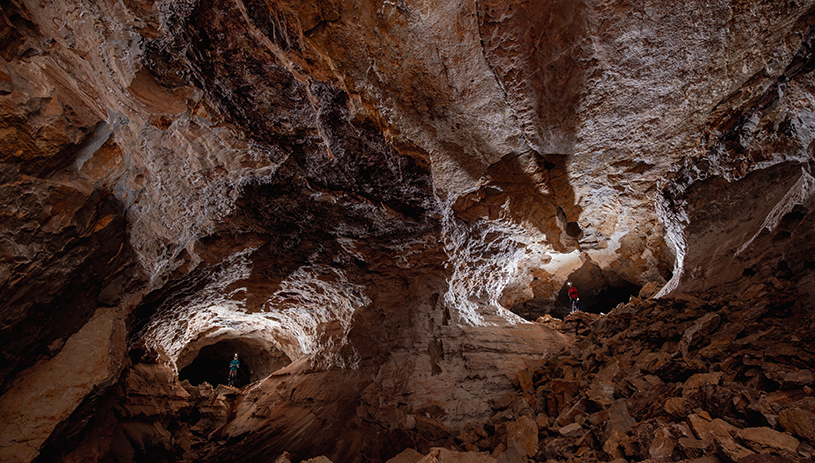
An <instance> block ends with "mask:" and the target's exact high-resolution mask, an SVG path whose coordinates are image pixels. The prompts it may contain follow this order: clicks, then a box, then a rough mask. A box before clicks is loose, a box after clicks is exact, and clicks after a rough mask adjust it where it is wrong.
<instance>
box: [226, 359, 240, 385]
mask: <svg viewBox="0 0 815 463" xmlns="http://www.w3.org/2000/svg"><path fill="white" fill-rule="evenodd" d="M240 367H241V362H240V360H238V354H235V358H234V359H232V361H231V362H229V382H228V384H229V385H230V386H234V385H235V381H237V379H238V368H240Z"/></svg>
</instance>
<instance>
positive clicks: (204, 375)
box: [178, 338, 291, 387]
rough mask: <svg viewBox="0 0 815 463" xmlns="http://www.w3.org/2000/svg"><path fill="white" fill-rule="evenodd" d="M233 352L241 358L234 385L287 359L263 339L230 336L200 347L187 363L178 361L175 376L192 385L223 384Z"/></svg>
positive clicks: (256, 377)
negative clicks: (205, 383)
mask: <svg viewBox="0 0 815 463" xmlns="http://www.w3.org/2000/svg"><path fill="white" fill-rule="evenodd" d="M235 354H238V359H239V360H240V362H241V365H240V368H239V369H238V380H237V383H236V384H235V385H236V386H237V387H243V386H246V385H247V384H249V383H252V382H255V381H258V380H261V379H263V378H266V377H267V376H269V375H270V374H271V373H273V372H275V371H277V370H279V369H281V368H283V367H284V366H286V365H288V364H289V363H291V359H289V358H288V356H286V354H284V353H283V352H282V351H281V350H279V349H277V348H275V347H269V346H268V343H266V342H264V341H261V340H256V339H252V338H232V339H225V340H221V341H218V342H216V343H214V344H210V345H207V346H204V347H202V348H201V349H200V350H199V351H198V353H197V354H196V355H195V358H194V359H193V360H192V361H191V362H190V363H189V364H187V365H183V366H182V365H179V367H180V368H179V372H178V379H179V380H180V381H184V380H187V381H189V382H190V384H192V385H196V386H197V385H199V384H201V383H203V382H205V381H206V382H207V383H209V384H211V385H213V386H217V385H218V384H227V380H228V375H229V362H231V361H232V358H233V356H234V355H235ZM188 356H189V355H188Z"/></svg>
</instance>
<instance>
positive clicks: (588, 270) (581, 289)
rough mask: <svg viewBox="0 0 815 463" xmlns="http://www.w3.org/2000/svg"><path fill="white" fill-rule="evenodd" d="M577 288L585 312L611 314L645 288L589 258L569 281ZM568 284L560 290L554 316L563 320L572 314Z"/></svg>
mask: <svg viewBox="0 0 815 463" xmlns="http://www.w3.org/2000/svg"><path fill="white" fill-rule="evenodd" d="M568 281H570V282H571V283H572V284H573V285H574V286H575V288H577V292H578V295H579V296H580V301H579V304H578V307H579V309H580V310H582V311H583V312H590V313H609V312H610V311H611V309H613V308H614V307H616V306H617V305H618V304H619V303H620V302H628V300H629V299H630V298H631V296H636V295H637V294H639V292H640V290H641V289H642V286H640V285H637V284H634V283H632V282H630V281H628V280H625V279H622V278H620V277H619V276H617V275H615V274H609V273H608V272H603V270H602V269H601V268H600V267H599V266H598V265H597V264H595V263H594V262H593V261H591V260H590V259H589V260H587V261H586V262H585V263H584V264H583V266H582V267H580V268H579V269H577V270H575V271H574V272H573V273H572V274H571V275H569V280H568ZM568 291H569V285H568V284H564V285H563V287H562V288H560V291H558V295H557V300H556V303H555V308H554V309H552V316H553V317H558V318H562V317H563V316H566V315H568V314H569V312H570V310H571V302H570V301H569V295H568Z"/></svg>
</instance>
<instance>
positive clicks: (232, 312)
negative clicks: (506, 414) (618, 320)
mask: <svg viewBox="0 0 815 463" xmlns="http://www.w3.org/2000/svg"><path fill="white" fill-rule="evenodd" d="M0 8H2V15H0V192H1V193H0V356H2V362H0V394H1V395H0V410H2V411H3V412H2V416H3V418H5V420H4V421H5V422H7V423H9V424H8V425H6V426H4V427H3V428H2V429H0V460H3V461H10V462H30V461H37V462H49V461H59V462H63V461H66V462H67V461H213V462H214V461H256V460H257V459H268V460H273V459H275V458H277V456H278V455H280V454H282V452H284V451H288V452H290V454H289V455H290V456H291V457H292V458H293V459H296V460H297V459H308V458H312V457H317V456H318V455H327V456H329V457H330V458H331V459H332V460H333V461H337V462H339V461H363V460H365V459H368V460H383V461H384V460H387V459H388V458H391V457H393V456H395V455H397V454H400V452H402V451H404V450H405V449H407V448H415V447H417V445H419V444H418V443H417V442H416V441H415V438H416V437H415V436H416V435H417V434H416V432H419V434H420V435H421V436H423V437H422V439H423V440H422V442H421V446H422V448H421V450H422V451H423V453H427V452H429V451H430V450H429V449H430V448H431V447H444V448H448V449H454V448H455V447H456V446H460V445H461V440H460V439H459V440H456V439H455V438H454V437H453V436H457V435H459V433H460V432H464V430H465V429H470V428H471V427H472V426H475V425H477V424H480V423H483V422H485V420H487V419H489V418H490V417H491V416H493V414H494V410H496V409H497V410H500V409H501V407H496V401H499V402H500V401H501V400H502V397H505V394H506V392H507V391H509V390H510V389H511V388H512V382H513V380H515V379H517V378H518V371H521V370H524V369H527V368H533V367H535V366H536V365H538V362H540V360H541V359H542V358H544V357H546V356H548V355H551V354H554V353H556V352H559V351H561V350H562V349H564V348H569V346H572V345H573V342H574V335H573V333H571V332H570V331H569V330H568V329H566V328H563V327H562V324H560V323H559V322H557V321H556V320H555V319H552V318H551V316H554V317H558V318H562V317H564V316H565V315H566V314H567V312H568V308H567V299H568V298H567V295H566V282H567V281H572V282H573V283H574V284H575V285H576V286H577V287H578V289H579V290H580V296H581V308H582V309H583V310H586V311H589V312H594V313H600V312H609V311H612V310H614V308H615V307H616V306H618V304H619V303H621V302H627V301H628V300H629V297H630V296H632V295H638V294H641V295H643V296H645V297H648V296H652V295H654V294H655V293H656V297H665V296H675V295H676V294H682V293H699V294H704V295H705V296H706V297H708V298H712V297H724V298H726V297H728V295H734V294H742V293H743V292H744V291H745V290H748V291H749V289H748V288H751V287H754V285H755V283H756V282H766V281H769V279H771V278H780V279H783V280H784V281H789V282H791V284H792V285H793V286H794V289H791V290H790V291H791V292H792V293H794V294H795V295H796V296H795V297H796V298H798V299H796V300H797V302H796V304H797V305H796V307H803V308H804V309H805V310H809V311H810V312H811V310H812V306H813V305H812V296H813V294H814V293H815V259H813V255H815V249H813V245H812V243H813V242H815V236H813V233H815V232H813V230H815V213H814V212H813V209H815V179H813V175H815V171H814V169H815V154H814V153H815V148H813V146H815V145H813V136H815V130H813V129H815V91H813V88H815V76H813V72H812V71H813V69H815V2H813V1H798V0H796V1H792V0H767V1H760V0H731V1H724V0H716V1H710V0H706V1H690V2H685V3H684V4H682V5H681V6H679V5H665V4H664V3H660V2H651V1H646V2H640V3H639V4H631V3H629V2H623V1H613V0H608V1H601V0H584V1H579V2H578V1H571V0H563V1H543V0H534V1H520V0H506V1H498V0H471V1H469V0H439V1H434V2H421V1H412V0H396V1H384V2H378V1H377V2H375V1H369V0H349V1H343V2H340V1H336V0H318V1H312V2H295V1H288V0H184V1H170V0H160V1H151V0H82V1H73V0H54V1H49V2H42V1H34V0H31V1H29V0H10V1H8V2H4V3H3V5H2V6H0ZM659 288H661V290H660V289H659ZM657 291H659V292H658V293H657ZM735 310H736V311H738V310H747V311H749V310H750V308H749V307H739V308H737V309H735ZM544 315H545V316H548V317H549V318H547V320H549V321H548V322H546V323H541V324H536V323H531V322H530V321H531V320H535V319H537V318H538V317H540V316H544ZM702 319H704V318H702ZM561 329H563V330H564V331H561ZM572 349H574V348H573V347H572ZM233 353H238V354H239V355H240V357H241V359H242V361H243V362H244V363H243V370H241V375H242V376H241V377H240V381H241V382H240V384H239V385H240V386H241V387H242V388H241V389H235V388H229V387H227V386H223V385H218V384H220V383H223V382H225V380H226V378H225V376H226V364H227V362H228V359H229V358H231V354H233ZM221 365H222V366H223V367H221ZM699 368H701V367H699ZM215 386H217V387H215ZM595 392H597V391H595ZM600 392H602V391H599V392H597V393H600ZM788 421H794V420H793V419H791V418H789V419H788ZM527 424H528V423H527ZM538 424H539V423H538ZM766 424H767V423H762V424H760V425H757V426H752V427H763V426H765V425H766ZM519 426H520V425H519ZM785 426H786V425H785ZM524 429H525V428H524ZM645 429H646V428H645V427H643V428H642V430H643V431H642V432H647V431H646V430H645ZM417 430H418V431H417ZM573 431H574V432H576V431H577V430H569V431H568V432H569V433H570V434H571V433H573ZM513 432H514V431H513ZM518 432H519V433H520V432H521V431H518ZM654 432H656V430H655V431H654ZM762 432H764V431H762ZM797 432H799V433H801V432H808V431H797ZM516 434H517V433H516ZM765 434H766V433H764V434H761V435H760V436H758V437H762V436H765ZM757 435H758V434H757ZM766 435H769V434H766ZM527 437H528V436H527ZM541 437H542V438H543V437H544V436H541ZM758 437H756V436H752V435H750V436H746V437H745V436H741V437H740V439H742V441H744V442H754V441H755V440H756V439H758ZM565 438H567V437H564V439H565ZM662 438H665V436H662ZM519 439H520V438H519ZM530 439H531V438H530ZM521 440H523V439H521ZM648 440H649V442H650V441H651V440H653V439H648ZM558 442H559V441H558ZM502 445H505V447H506V448H507V453H508V454H511V455H515V454H516V453H517V455H515V457H517V458H520V453H519V452H521V450H519V449H522V448H524V446H531V445H532V444H529V443H528V442H526V441H523V442H521V441H517V442H516V441H512V442H503V443H502ZM756 445H758V444H756ZM615 449H616V448H615ZM459 450H462V449H459ZM615 451H616V450H615ZM434 452H436V453H435V455H436V456H435V457H434V458H437V459H438V458H441V459H444V458H458V457H454V456H450V455H452V454H447V453H443V452H442V453H439V452H437V451H434ZM512 452H514V453H512ZM527 453H528V452H527ZM612 453H614V452H612ZM544 454H545V455H548V456H552V455H560V454H559V453H558V452H556V451H554V450H552V451H551V452H548V453H547V452H544V453H543V454H541V455H544ZM634 454H636V452H634V453H632V455H634ZM444 455H447V456H446V457H445V456H444ZM414 456H415V455H414ZM528 456H529V457H534V456H533V455H531V454H530V455H528ZM607 456H608V455H607ZM411 458H412V457H411ZM473 458H475V457H473ZM505 458H510V457H505ZM513 458H514V457H513ZM524 458H526V457H524Z"/></svg>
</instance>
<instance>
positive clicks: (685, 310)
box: [389, 279, 815, 463]
mask: <svg viewBox="0 0 815 463" xmlns="http://www.w3.org/2000/svg"><path fill="white" fill-rule="evenodd" d="M542 322H546V323H547V324H549V325H552V324H553V323H552V321H551V320H542ZM560 325H561V326H560V329H562V330H563V331H564V332H568V333H574V334H576V336H577V340H576V342H575V343H574V344H573V345H572V346H571V347H570V348H568V349H567V350H564V351H562V352H560V353H557V354H554V355H552V356H550V357H549V358H547V359H545V360H544V361H543V362H542V363H541V364H540V366H539V367H537V368H534V369H531V370H526V371H521V372H520V373H519V375H518V377H517V380H516V382H515V384H516V390H513V391H510V392H508V393H507V395H506V396H504V397H503V398H501V399H500V400H497V401H495V402H494V403H493V409H494V411H495V414H494V415H493V416H492V417H491V418H490V419H489V420H488V421H487V422H486V423H483V424H482V425H481V426H476V427H473V428H470V429H467V430H465V431H463V432H461V433H460V434H459V435H458V437H457V438H456V439H455V443H456V448H455V449H453V448H450V449H439V448H435V449H431V450H430V451H429V452H426V453H424V454H422V453H420V452H418V451H417V450H415V449H408V450H405V451H404V452H402V453H401V454H399V455H398V456H396V457H395V458H393V459H391V460H389V461H390V463H414V462H418V461H421V462H422V463H429V462H437V461H438V462H452V461H455V462H502V463H503V462H507V463H511V462H534V461H538V462H545V461H551V462H554V461H581V462H592V461H615V462H626V461H652V462H668V461H693V462H700V463H701V462H710V463H714V462H735V463H758V462H768V463H769V462H773V463H776V462H777V463H782V462H792V461H815V460H813V454H815V392H814V391H813V386H815V384H813V381H814V380H815V378H813V370H815V314H814V313H813V311H812V310H811V308H809V307H808V304H807V303H806V302H805V300H804V299H803V298H802V297H801V296H800V295H799V294H798V292H797V290H796V288H795V285H794V283H792V282H790V281H786V280H780V279H772V280H770V281H768V282H766V283H761V284H756V285H754V286H752V287H750V288H748V289H747V290H746V291H744V292H743V293H742V294H740V295H738V296H736V297H730V298H729V299H728V298H724V297H719V298H715V297H714V298H708V300H704V299H701V298H700V297H699V295H690V294H679V295H673V296H672V297H670V298H664V299H641V298H632V299H631V300H630V301H629V302H628V303H627V304H620V305H619V306H618V307H617V308H615V309H614V310H613V311H612V312H611V313H610V314H608V315H605V316H602V315H595V314H588V313H583V312H578V313H574V314H571V315H569V316H567V317H566V318H565V319H564V320H563V322H562V323H561V324H560ZM420 450H422V449H420Z"/></svg>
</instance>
